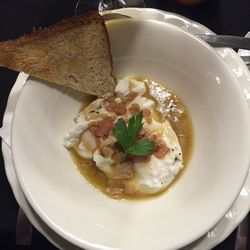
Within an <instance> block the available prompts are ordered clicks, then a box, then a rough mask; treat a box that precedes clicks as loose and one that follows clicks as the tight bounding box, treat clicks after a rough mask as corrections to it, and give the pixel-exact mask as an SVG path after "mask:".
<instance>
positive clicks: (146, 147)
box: [127, 139, 155, 156]
mask: <svg viewBox="0 0 250 250" xmlns="http://www.w3.org/2000/svg"><path fill="white" fill-rule="evenodd" d="M154 149H155V142H154V141H152V140H149V139H144V140H141V141H138V142H137V143H136V144H135V145H134V146H132V147H129V148H128V149H127V153H129V154H133V155H136V156H148V155H150V154H152V152H153V150H154Z"/></svg>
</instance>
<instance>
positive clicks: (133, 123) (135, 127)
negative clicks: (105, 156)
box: [128, 112, 143, 146]
mask: <svg viewBox="0 0 250 250" xmlns="http://www.w3.org/2000/svg"><path fill="white" fill-rule="evenodd" d="M142 117H143V114H142V112H140V113H139V114H138V115H137V116H132V117H131V118H130V119H129V121H128V139H129V142H130V145H129V146H132V145H133V144H134V143H135V141H136V139H137V137H138V135H139V133H140V131H141V130H142V126H143V123H142Z"/></svg>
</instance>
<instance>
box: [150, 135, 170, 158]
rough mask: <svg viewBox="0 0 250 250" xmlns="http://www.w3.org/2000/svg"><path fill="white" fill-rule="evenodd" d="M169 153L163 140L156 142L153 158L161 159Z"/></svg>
mask: <svg viewBox="0 0 250 250" xmlns="http://www.w3.org/2000/svg"><path fill="white" fill-rule="evenodd" d="M169 151H170V148H169V147H167V145H166V143H165V142H164V141H163V140H161V139H158V140H156V148H155V152H154V156H155V157H157V158H159V159H162V158H163V157H164V156H165V155H166V154H167V153H168V152H169Z"/></svg>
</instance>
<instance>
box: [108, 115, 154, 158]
mask: <svg viewBox="0 0 250 250" xmlns="http://www.w3.org/2000/svg"><path fill="white" fill-rule="evenodd" d="M142 117H143V114H142V112H140V113H139V114H138V115H136V116H132V117H131V118H130V119H129V121H128V126H127V125H126V123H125V121H124V120H123V119H122V118H120V119H118V121H117V123H116V125H115V128H114V129H113V136H114V137H115V138H116V139H117V141H118V142H119V143H120V145H121V146H122V148H123V150H124V151H125V154H132V155H136V156H148V155H150V154H152V152H153V150H154V149H155V142H154V141H152V140H149V139H143V140H140V141H137V138H138V135H139V133H140V131H141V130H142V127H143V122H142Z"/></svg>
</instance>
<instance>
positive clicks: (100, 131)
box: [89, 117, 114, 139]
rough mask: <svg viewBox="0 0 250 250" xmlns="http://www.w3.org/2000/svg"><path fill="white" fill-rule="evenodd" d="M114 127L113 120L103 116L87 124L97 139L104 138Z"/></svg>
mask: <svg viewBox="0 0 250 250" xmlns="http://www.w3.org/2000/svg"><path fill="white" fill-rule="evenodd" d="M113 127H114V120H113V118H111V117H105V118H104V119H102V120H100V121H96V122H91V123H90V124H89V130H90V132H91V133H92V134H93V136H95V138H97V139H100V138H102V139H105V138H107V137H108V136H109V135H110V134H111V131H112V129H113Z"/></svg>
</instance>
